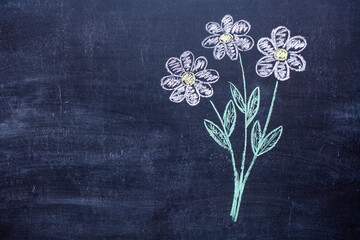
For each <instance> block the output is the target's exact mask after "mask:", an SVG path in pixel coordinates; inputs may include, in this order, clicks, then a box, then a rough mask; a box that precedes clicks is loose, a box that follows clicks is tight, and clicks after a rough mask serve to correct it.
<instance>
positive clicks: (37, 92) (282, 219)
mask: <svg viewBox="0 0 360 240" xmlns="http://www.w3.org/2000/svg"><path fill="white" fill-rule="evenodd" d="M0 4H1V6H0V239H31V240H36V239H51V240H57V239H58V240H60V239H155V240H157V239H206V240H209V239H246V240H251V239H254V240H255V239H262V240H265V239H266V240H281V239H292V240H297V239H299V240H300V239H319V240H322V239H324V240H335V239H336V240H337V239H339V240H340V239H347V240H350V239H358V236H359V234H360V225H359V223H360V191H359V189H360V173H359V172H360V94H359V92H360V71H359V66H360V61H359V56H360V50H359V43H360V34H359V24H360V15H359V11H360V4H359V2H358V1H354V0H353V1H350V0H342V1H333V0H329V1H325V0H303V1H298V0H282V1H280V0H262V1H260V0H237V1H232V0H227V1H225V0H209V1H205V0H203V1H200V0H192V1H190V0H182V1H170V0H167V1H165V0H161V1H160V0H153V1H149V0H141V1H140V0H121V1H120V0H119V1H115V0H112V1H110V0H106V1H100V0H98V1H95V0H93V1H79V0H67V1H65V0H64V1H55V0H54V1H47V0H42V1H40V0H24V1H14V0H13V1H5V0H4V1H1V3H0ZM225 14H231V15H232V16H233V17H234V19H238V20H239V19H245V20H247V21H249V22H250V23H251V31H250V33H249V35H250V36H252V37H253V38H254V40H255V41H257V40H259V39H260V38H262V37H269V36H270V33H271V30H272V29H274V28H276V27H277V26H281V25H283V26H286V27H288V28H289V29H290V30H291V34H292V35H302V36H305V38H306V39H307V42H308V45H307V47H306V49H305V50H304V51H303V52H302V53H301V54H302V56H303V57H304V58H305V59H306V61H307V67H306V71H304V72H301V73H298V72H292V73H291V78H290V80H288V81H284V82H280V83H279V89H278V93H277V99H276V103H275V105H274V111H273V116H272V118H271V123H270V125H269V127H270V128H271V129H273V128H275V127H277V126H279V125H282V126H283V127H284V133H283V135H282V137H281V139H280V141H279V142H278V144H277V146H276V147H275V148H274V150H272V151H271V152H269V153H267V154H266V155H264V156H262V157H261V158H259V160H258V161H257V162H256V164H255V167H254V169H253V171H252V173H251V175H250V177H249V181H248V183H247V184H246V187H245V192H244V195H243V200H242V203H241V208H240V213H239V219H238V221H237V222H236V223H234V222H233V221H232V220H231V218H230V216H229V211H230V208H231V203H232V197H233V191H234V182H233V170H232V167H231V158H230V156H229V154H228V152H227V151H226V150H225V149H223V148H221V147H219V146H218V145H217V144H216V143H215V142H214V141H213V140H212V139H211V138H210V137H209V134H208V133H207V132H206V129H205V128H204V124H203V121H204V119H205V118H206V119H211V120H214V121H216V114H215V113H214V112H213V110H212V108H211V105H210V102H209V99H205V98H202V99H201V101H200V103H199V104H198V105H197V106H194V107H192V106H189V105H188V104H187V103H186V102H185V101H184V102H182V103H180V104H176V103H172V102H171V101H170V100H169V95H170V93H171V92H169V91H165V90H163V89H162V88H161V86H160V79H161V78H162V77H163V76H165V75H167V73H166V69H165V62H166V61H167V60H168V59H169V58H170V57H173V56H177V57H179V56H180V54H181V53H183V52H184V51H186V50H190V51H192V52H193V53H194V55H195V56H205V57H206V58H207V59H208V61H209V66H211V68H213V69H217V70H218V71H219V73H220V80H219V81H218V82H216V83H215V84H213V88H214V95H213V97H211V100H212V101H213V102H214V103H216V105H217V106H218V107H219V108H220V109H222V110H223V109H224V107H225V105H226V103H227V102H228V101H229V99H230V98H231V93H230V90H229V83H228V82H229V81H231V82H233V83H234V84H236V85H237V86H238V87H239V89H241V86H242V85H241V78H240V76H241V69H240V67H239V63H238V61H231V60H230V59H229V58H228V57H226V56H225V58H224V59H222V60H221V61H218V60H215V59H214V58H213V56H212V51H211V50H209V49H205V48H203V47H202V46H201V41H202V40H203V39H204V38H205V37H207V36H208V35H209V34H208V33H207V32H206V31H205V25H206V23H208V22H210V21H215V22H220V20H221V18H222V17H223V16H224V15H225ZM261 57H262V54H261V53H260V52H258V51H257V49H256V47H254V48H253V49H252V50H251V51H247V52H244V53H242V59H243V63H244V70H245V74H246V78H247V86H248V91H250V90H251V89H253V88H254V87H256V86H259V87H260V88H261V101H260V105H261V108H260V110H259V112H258V115H257V119H259V120H260V122H262V123H264V121H265V119H266V116H267V111H268V109H269V106H270V102H271V97H272V91H273V88H274V83H275V78H274V77H273V76H271V77H269V78H260V77H259V76H258V75H257V74H256V72H255V65H256V62H257V61H258V60H259V59H260V58H261ZM237 124H238V125H239V127H238V128H236V130H235V132H234V137H233V138H232V141H233V148H234V152H235V155H236V156H240V155H241V151H242V147H243V135H242V134H243V132H242V131H243V130H242V129H241V125H242V119H240V118H239V120H238V122H237ZM248 153H249V154H251V150H249V152H248ZM248 164H249V163H248V162H247V165H246V166H248Z"/></svg>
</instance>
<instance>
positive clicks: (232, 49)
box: [225, 41, 238, 61]
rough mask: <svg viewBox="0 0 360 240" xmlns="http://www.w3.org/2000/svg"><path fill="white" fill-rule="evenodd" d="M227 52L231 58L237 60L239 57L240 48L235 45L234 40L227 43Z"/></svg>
mask: <svg viewBox="0 0 360 240" xmlns="http://www.w3.org/2000/svg"><path fill="white" fill-rule="evenodd" d="M225 50H226V54H227V55H228V56H229V58H230V59H231V60H233V61H234V60H236V59H237V58H238V50H237V47H236V46H235V44H234V42H232V41H231V42H228V43H226V44H225Z"/></svg>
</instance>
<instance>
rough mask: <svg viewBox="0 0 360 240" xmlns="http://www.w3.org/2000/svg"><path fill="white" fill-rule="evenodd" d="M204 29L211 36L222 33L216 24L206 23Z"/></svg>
mask: <svg viewBox="0 0 360 240" xmlns="http://www.w3.org/2000/svg"><path fill="white" fill-rule="evenodd" d="M205 29H206V31H208V32H209V33H211V34H220V33H222V32H223V30H222V28H221V26H220V24H218V23H216V22H208V23H207V24H206V26H205Z"/></svg>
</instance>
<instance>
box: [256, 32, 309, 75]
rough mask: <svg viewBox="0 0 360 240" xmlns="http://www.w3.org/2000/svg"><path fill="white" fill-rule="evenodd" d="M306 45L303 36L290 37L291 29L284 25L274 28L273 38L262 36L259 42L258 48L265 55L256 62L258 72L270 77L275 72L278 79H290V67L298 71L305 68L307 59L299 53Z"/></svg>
mask: <svg viewBox="0 0 360 240" xmlns="http://www.w3.org/2000/svg"><path fill="white" fill-rule="evenodd" d="M306 45H307V43H306V39H305V38H304V37H303V36H294V37H291V38H290V31H289V29H287V28H286V27H284V26H279V27H277V28H275V29H273V30H272V32H271V39H269V38H261V39H260V40H259V41H258V43H257V48H258V50H259V51H260V52H261V53H262V54H264V55H265V56H264V57H262V58H261V59H260V60H259V61H258V62H257V63H256V67H255V68H256V73H257V74H258V75H259V76H260V77H268V76H270V75H271V74H272V73H273V72H274V75H275V78H276V79H278V80H280V81H285V80H288V79H289V78H290V69H291V70H294V71H297V72H302V71H304V70H305V67H306V62H305V59H304V58H303V57H302V56H301V55H300V54H298V53H300V52H301V51H302V50H304V49H305V47H306Z"/></svg>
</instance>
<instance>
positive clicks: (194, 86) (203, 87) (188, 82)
mask: <svg viewBox="0 0 360 240" xmlns="http://www.w3.org/2000/svg"><path fill="white" fill-rule="evenodd" d="M207 64H208V62H207V59H206V58H205V57H203V56H201V57H198V58H197V59H196V60H195V59H194V54H193V53H192V52H190V51H186V52H184V53H183V54H181V56H180V58H176V57H171V58H169V60H168V61H167V62H166V64H165V67H166V69H167V71H168V72H169V73H170V74H171V75H168V76H165V77H163V78H162V79H161V86H162V88H163V89H165V90H172V91H173V92H172V94H171V95H170V101H172V102H174V103H180V102H182V101H183V100H184V99H186V102H187V103H188V104H189V105H190V106H195V105H197V104H198V103H199V102H200V97H205V98H208V97H211V96H212V95H213V94H214V90H213V88H212V87H211V84H212V83H215V82H217V81H218V80H219V73H218V72H217V71H216V70H213V69H207Z"/></svg>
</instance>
